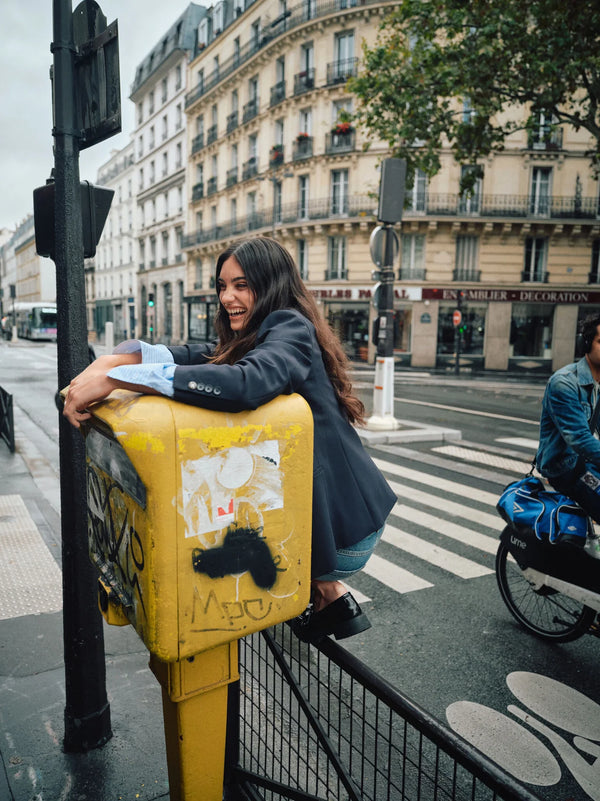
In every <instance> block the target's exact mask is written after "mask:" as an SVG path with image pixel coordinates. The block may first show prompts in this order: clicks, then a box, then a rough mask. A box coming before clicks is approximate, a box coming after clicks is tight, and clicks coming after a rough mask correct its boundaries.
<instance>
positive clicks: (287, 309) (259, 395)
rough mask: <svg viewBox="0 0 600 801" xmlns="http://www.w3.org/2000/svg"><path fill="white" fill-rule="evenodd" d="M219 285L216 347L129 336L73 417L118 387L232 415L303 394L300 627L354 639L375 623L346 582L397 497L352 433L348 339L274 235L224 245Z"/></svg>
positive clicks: (311, 634) (75, 391) (77, 397)
mask: <svg viewBox="0 0 600 801" xmlns="http://www.w3.org/2000/svg"><path fill="white" fill-rule="evenodd" d="M215 286H216V287H217V291H218V296H219V309H218V312H217V315H216V319H215V329H216V331H217V334H218V342H217V343H216V344H204V345H180V346H173V347H169V348H166V347H165V346H164V345H155V346H152V345H147V344H146V343H144V342H131V341H130V342H126V343H122V344H121V345H119V346H118V347H117V348H116V349H115V352H114V353H113V354H112V355H110V356H101V357H100V358H99V359H96V361H95V362H94V364H93V365H91V366H90V367H89V368H88V369H87V370H86V371H84V372H83V373H82V374H81V375H80V376H78V377H77V378H75V379H74V380H73V381H72V382H71V386H70V390H69V393H68V398H67V401H66V404H65V412H64V413H65V415H66V417H67V418H68V419H69V420H70V422H71V423H72V424H73V425H74V426H76V427H78V426H79V425H80V424H81V423H82V422H85V421H86V420H87V419H88V418H89V417H90V413H89V412H88V411H83V412H82V411H81V410H86V409H87V407H88V406H89V404H90V403H92V402H94V401H98V400H101V399H102V398H104V397H106V396H107V395H108V394H109V393H110V392H111V391H112V389H115V388H118V387H123V388H125V389H133V390H135V391H138V392H158V393H160V394H163V395H167V396H168V397H172V398H174V399H175V400H178V401H182V402H183V403H189V404H193V405H195V406H201V407H203V408H206V409H214V410H217V411H223V412H240V411H245V410H249V409H256V408H257V407H258V406H262V405H263V404H265V403H268V402H269V401H271V400H273V399H274V398H276V397H277V396H279V395H282V394H292V393H298V394H299V395H301V396H302V397H303V398H304V399H305V400H306V401H307V403H308V404H309V406H310V408H311V412H312V415H313V423H314V445H313V488H312V489H313V493H312V532H313V533H312V573H311V575H312V577H313V578H312V605H311V606H310V607H309V609H308V610H307V611H306V612H305V613H304V615H302V616H301V617H300V618H298V619H297V620H296V621H294V624H293V628H294V631H295V632H296V633H297V634H298V636H299V637H300V638H301V639H304V640H309V641H317V640H319V639H321V638H322V637H325V636H327V635H329V634H333V635H335V637H336V638H338V639H341V638H343V637H349V636H351V635H353V634H357V633H359V632H361V631H364V630H366V629H368V628H369V627H370V625H371V624H370V623H369V620H368V619H367V616H366V615H365V614H364V612H363V611H362V610H361V608H360V607H359V605H358V604H357V603H356V601H355V599H354V598H353V597H352V595H351V594H350V593H349V592H347V591H346V587H345V586H344V585H343V584H342V583H341V580H342V579H346V578H348V577H349V576H351V575H352V574H354V573H356V572H357V571H358V570H360V569H362V568H363V567H364V566H365V564H366V563H367V561H368V559H369V558H370V556H371V554H372V552H373V550H374V548H375V547H376V545H377V543H378V542H379V539H380V537H381V534H382V531H383V526H384V523H385V520H386V518H387V516H388V514H389V512H390V510H391V508H392V506H393V505H394V503H395V502H396V496H395V494H394V493H393V492H392V490H391V489H390V487H389V486H388V484H387V482H386V481H385V479H384V478H383V476H382V475H381V473H380V472H379V470H378V468H377V467H376V466H375V464H374V463H373V461H372V460H371V459H370V457H369V456H368V455H367V453H366V451H365V450H364V448H363V446H362V443H361V441H360V438H359V436H358V434H357V432H356V431H355V430H354V428H353V425H352V424H353V423H361V422H362V421H363V419H364V407H363V405H362V403H361V402H360V401H359V400H358V398H357V397H356V396H355V395H354V394H353V392H352V387H351V385H350V381H349V378H348V368H347V360H346V356H345V354H344V351H343V349H342V346H341V344H340V342H339V340H338V339H337V338H336V336H335V334H334V333H333V331H332V330H331V328H330V327H329V325H328V324H327V323H326V321H325V320H324V319H323V317H322V315H321V314H320V312H319V309H318V307H317V305H316V302H315V300H314V298H313V296H312V295H311V293H310V292H309V291H308V290H307V288H306V287H305V285H304V283H303V282H302V279H301V278H300V273H299V272H298V268H297V267H296V265H295V264H294V261H293V259H292V257H291V256H290V254H289V253H288V252H287V250H285V248H283V247H282V246H281V245H279V244H278V243H277V242H276V241H275V240H273V239H269V238H267V237H254V238H251V239H244V240H241V241H239V242H236V243H234V244H233V245H231V246H230V247H229V248H227V249H226V250H225V251H223V253H221V255H220V256H219V258H218V259H217V264H216V270H215ZM78 410H79V411H78ZM232 513H233V512H232ZM225 544H226V543H225V542H223V545H225ZM213 556H215V554H211V557H210V558H212V557H213ZM206 558H207V559H208V558H209V557H206ZM203 564H204V562H203ZM199 567H202V565H200V563H199ZM211 569H212V568H211Z"/></svg>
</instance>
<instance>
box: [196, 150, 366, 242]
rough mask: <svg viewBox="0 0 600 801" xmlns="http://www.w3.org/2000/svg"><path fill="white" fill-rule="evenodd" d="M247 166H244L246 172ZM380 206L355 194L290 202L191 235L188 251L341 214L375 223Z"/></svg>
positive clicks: (333, 217)
mask: <svg viewBox="0 0 600 801" xmlns="http://www.w3.org/2000/svg"><path fill="white" fill-rule="evenodd" d="M245 167H246V165H244V169H245ZM375 212H376V203H375V202H374V201H373V199H372V198H370V197H368V196H367V195H354V196H352V197H350V198H347V199H346V201H345V202H344V203H343V204H340V202H339V201H337V200H336V201H333V200H332V199H331V198H324V199H322V200H312V201H309V202H308V203H306V202H304V203H289V204H285V205H281V206H280V205H277V206H276V207H275V208H271V209H265V210H263V211H256V212H254V213H253V214H250V215H248V216H247V217H239V218H238V219H237V220H235V222H228V223H225V224H223V225H218V226H217V227H216V228H211V229H210V230H208V231H206V230H200V231H196V232H195V233H191V234H189V235H188V236H185V237H184V238H183V245H182V247H184V248H190V247H194V246H195V245H200V244H204V243H205V242H212V241H214V240H215V239H222V238H227V237H230V236H238V235H241V234H244V233H247V232H248V231H255V230H257V229H260V228H271V229H272V228H273V226H274V225H277V224H281V225H294V224H295V223H302V224H303V225H306V224H307V222H310V221H311V220H315V221H316V220H319V221H323V220H327V219H332V220H333V219H337V218H338V217H339V215H340V213H343V214H344V216H346V217H347V218H349V219H351V218H353V217H354V218H360V219H364V218H369V219H372V220H374V215H375Z"/></svg>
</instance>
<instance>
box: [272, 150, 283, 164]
mask: <svg viewBox="0 0 600 801" xmlns="http://www.w3.org/2000/svg"><path fill="white" fill-rule="evenodd" d="M280 164H283V145H274V146H273V147H272V148H271V150H270V151H269V167H278V166H279V165H280Z"/></svg>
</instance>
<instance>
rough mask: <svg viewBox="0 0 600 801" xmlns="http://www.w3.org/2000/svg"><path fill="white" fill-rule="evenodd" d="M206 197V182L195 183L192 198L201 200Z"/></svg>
mask: <svg viewBox="0 0 600 801" xmlns="http://www.w3.org/2000/svg"><path fill="white" fill-rule="evenodd" d="M203 197H204V184H194V186H193V187H192V200H201V199H202V198H203Z"/></svg>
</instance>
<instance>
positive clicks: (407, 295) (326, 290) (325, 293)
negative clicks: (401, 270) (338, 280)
mask: <svg viewBox="0 0 600 801" xmlns="http://www.w3.org/2000/svg"><path fill="white" fill-rule="evenodd" d="M310 291H311V292H312V294H313V295H314V297H315V298H316V299H317V300H371V299H372V297H373V293H374V291H375V286H374V285H373V286H364V287H363V286H352V287H347V286H345V287H336V286H328V287H322V288H321V287H310ZM423 291H424V290H422V289H421V287H414V286H410V287H399V288H396V289H394V298H395V299H396V300H421V293H422V292H423Z"/></svg>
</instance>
